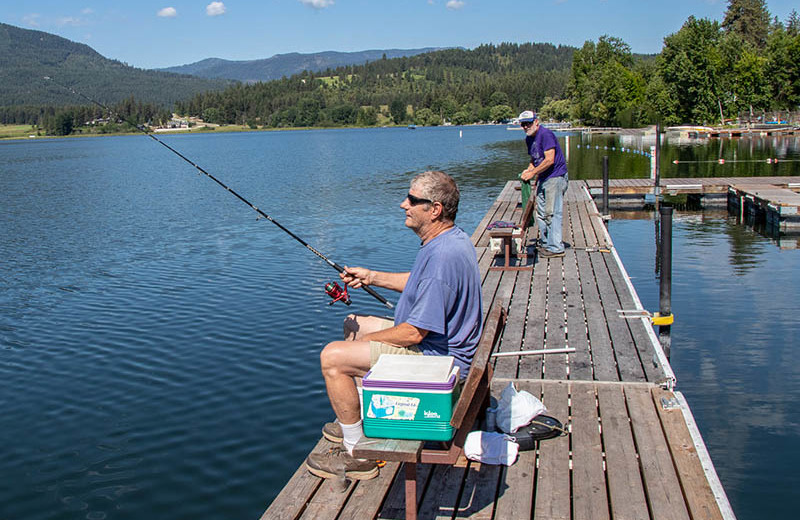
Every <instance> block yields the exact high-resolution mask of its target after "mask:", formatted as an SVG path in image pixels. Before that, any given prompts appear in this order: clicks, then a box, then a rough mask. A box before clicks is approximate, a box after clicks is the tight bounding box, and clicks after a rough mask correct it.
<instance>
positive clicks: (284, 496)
mask: <svg viewBox="0 0 800 520" xmlns="http://www.w3.org/2000/svg"><path fill="white" fill-rule="evenodd" d="M332 446H333V444H332V443H330V442H328V441H327V440H325V438H324V437H323V438H322V439H320V440H319V442H317V445H316V446H314V449H312V450H311V453H322V452H324V451H325V450H327V449H329V448H331V447H332ZM322 481H323V479H321V478H319V477H317V476H315V475H312V474H311V473H309V471H308V470H307V469H306V465H305V463H303V464H301V465H300V467H299V468H297V471H295V472H294V475H292V478H290V479H289V482H287V483H286V485H285V486H284V487H283V489H282V490H281V492H280V493H279V494H278V496H277V497H275V500H273V501H272V503H271V504H270V505H269V507H268V508H267V510H266V511H265V512H264V514H263V515H261V520H268V519H269V520H272V519H275V520H294V519H296V518H298V517H299V516H300V514H301V513H302V511H303V509H304V508H305V507H306V504H307V503H308V501H309V500H311V498H312V497H313V496H314V493H316V491H317V488H318V487H319V486H320V484H321V483H322Z"/></svg>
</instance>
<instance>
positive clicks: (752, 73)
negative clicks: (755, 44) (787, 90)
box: [733, 51, 770, 112]
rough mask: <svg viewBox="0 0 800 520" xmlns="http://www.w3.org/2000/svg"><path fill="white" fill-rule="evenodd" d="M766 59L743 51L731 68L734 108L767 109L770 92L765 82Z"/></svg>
mask: <svg viewBox="0 0 800 520" xmlns="http://www.w3.org/2000/svg"><path fill="white" fill-rule="evenodd" d="M767 63H768V60H767V58H763V57H761V56H757V55H756V54H755V53H753V52H749V51H745V52H744V53H743V54H742V56H741V57H740V58H739V60H738V61H737V62H736V64H735V65H734V68H733V76H734V84H733V92H734V96H735V98H736V107H737V108H738V109H739V110H740V111H741V110H743V109H749V110H750V112H752V111H753V110H754V109H761V108H764V109H766V108H769V106H770V96H769V94H770V92H769V90H770V89H769V83H768V82H767V76H766V71H767Z"/></svg>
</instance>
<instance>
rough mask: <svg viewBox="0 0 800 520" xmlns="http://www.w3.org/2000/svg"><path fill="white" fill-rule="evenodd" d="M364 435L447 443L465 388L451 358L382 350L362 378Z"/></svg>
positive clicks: (451, 434) (450, 437)
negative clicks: (455, 409) (390, 352)
mask: <svg viewBox="0 0 800 520" xmlns="http://www.w3.org/2000/svg"><path fill="white" fill-rule="evenodd" d="M362 382H363V398H364V399H363V403H364V404H363V407H364V409H363V410H362V411H363V418H364V419H363V421H364V422H363V425H364V435H366V436H367V437H380V438H387V439H414V440H430V441H449V440H450V439H452V438H453V433H454V431H453V427H452V426H450V419H451V417H452V415H453V408H454V406H455V403H456V402H457V401H458V397H459V395H460V391H461V385H459V384H458V383H459V374H458V366H456V365H455V364H454V363H453V357H452V356H403V355H395V354H383V355H381V357H380V358H379V359H378V362H377V363H376V364H375V366H373V367H372V370H370V371H369V372H367V374H366V375H365V376H364V378H363V380H362Z"/></svg>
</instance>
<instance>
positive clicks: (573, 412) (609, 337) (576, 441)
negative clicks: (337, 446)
mask: <svg viewBox="0 0 800 520" xmlns="http://www.w3.org/2000/svg"><path fill="white" fill-rule="evenodd" d="M517 186H518V183H516V182H513V181H512V182H509V183H508V184H507V185H506V186H505V188H504V189H503V191H502V193H501V194H500V195H499V196H498V198H497V200H496V201H494V203H493V204H492V206H491V208H490V209H489V211H488V212H487V214H486V216H485V217H484V219H483V220H482V221H481V222H480V224H479V225H478V226H477V229H476V231H475V233H474V234H473V236H472V240H473V243H474V244H475V246H476V249H477V251H478V258H479V262H480V266H481V272H482V275H483V295H484V309H486V310H488V309H489V308H490V307H491V304H492V303H493V302H494V301H495V300H501V301H507V302H509V303H508V309H509V316H508V323H507V324H506V327H505V330H504V332H503V336H502V340H501V343H500V346H499V348H498V351H499V352H515V351H521V350H531V349H541V348H546V349H557V348H565V347H567V348H574V349H575V352H574V353H569V354H550V355H546V356H517V355H514V356H508V357H496V358H494V359H495V365H494V369H495V372H494V380H493V381H494V382H493V386H492V391H493V393H494V394H495V395H499V393H500V392H501V391H502V389H503V388H504V387H505V386H506V385H507V384H508V383H509V382H514V383H516V385H517V388H518V389H525V390H528V391H529V392H531V393H533V394H534V395H536V396H538V397H539V398H540V399H541V400H542V402H543V403H544V404H545V406H546V407H547V408H548V413H549V414H550V415H552V416H554V417H557V418H558V419H559V420H561V421H562V422H563V423H564V424H565V425H567V426H568V430H569V432H570V433H569V435H567V436H562V437H559V438H556V439H550V440H547V441H542V442H540V443H539V446H538V449H536V450H532V451H526V452H522V453H521V454H520V457H519V459H518V460H517V462H516V463H515V464H514V465H512V466H509V467H505V466H490V465H485V464H483V465H482V464H478V463H475V462H471V461H467V460H466V459H464V460H463V461H462V462H461V463H459V464H457V465H455V466H452V467H448V466H426V465H423V466H422V467H421V468H420V469H418V472H417V488H418V490H419V494H418V500H419V518H421V519H427V518H482V519H483V518H485V519H491V518H495V519H522V518H537V519H540V518H541V519H556V518H557V519H584V518H599V519H621V518H641V519H660V518H675V519H699V518H703V519H718V518H725V519H732V518H735V516H734V514H733V511H732V510H731V508H730V505H729V503H728V501H727V498H726V496H725V492H724V490H723V489H722V486H721V484H720V482H719V479H718V478H717V476H716V473H715V472H714V468H713V464H712V463H711V459H710V457H709V456H708V453H707V451H706V449H705V445H704V443H703V440H702V438H701V436H700V434H699V432H698V430H697V427H696V426H695V424H694V420H693V419H692V416H691V411H690V409H689V406H688V404H687V403H686V401H685V399H684V398H683V396H682V394H681V393H680V392H678V391H676V390H675V382H676V380H675V375H674V374H673V373H672V369H671V367H670V365H669V362H668V360H667V358H666V356H665V355H664V353H663V351H662V349H661V346H660V344H659V341H658V338H657V337H656V335H655V332H654V330H653V327H652V326H651V324H650V320H649V318H648V316H647V313H646V311H645V310H644V309H642V306H641V303H640V301H639V299H638V296H637V295H636V292H635V291H634V289H633V286H632V285H631V283H630V280H629V278H628V276H627V273H626V272H625V268H624V266H623V265H622V263H621V261H620V259H619V256H618V255H617V252H616V249H615V247H614V245H613V243H612V241H611V239H610V236H609V235H608V232H607V230H606V228H605V225H604V224H603V221H602V219H601V216H600V214H599V213H598V211H597V208H596V206H595V204H594V202H593V200H592V197H591V195H590V193H589V190H588V188H587V185H586V182H584V181H572V182H570V186H569V189H568V192H567V197H566V199H565V204H564V211H565V221H564V240H565V242H567V243H568V244H569V246H570V247H568V249H567V253H566V255H565V256H564V257H562V258H553V259H541V258H538V256H537V255H533V254H531V256H530V258H529V264H530V265H531V266H532V268H531V269H526V270H516V271H511V270H504V271H498V270H490V269H489V268H490V267H491V266H492V265H495V264H497V263H498V262H500V261H501V260H500V258H496V257H495V255H494V254H493V253H492V252H491V251H490V249H489V247H488V246H489V243H488V242H489V240H488V235H487V233H486V231H485V230H486V226H487V225H488V224H489V223H491V222H493V221H496V220H516V221H518V220H519V216H520V213H521V211H522V209H521V204H520V202H519V201H520V195H519V193H520V192H519V190H518V189H517ZM532 231H534V233H533V234H534V235H535V230H532ZM529 238H534V237H529ZM531 252H533V250H531ZM321 426H322V421H321V422H320V427H321ZM330 446H331V444H330V443H328V442H327V441H325V440H324V439H321V440H320V441H319V443H318V444H317V445H316V446H315V447H314V451H318V450H326V449H328V448H329V447H330ZM401 468H402V465H401V464H399V463H387V465H386V466H385V467H383V468H382V469H381V474H380V476H379V477H377V478H375V479H373V480H369V481H364V482H355V483H350V484H349V485H348V486H347V487H346V489H344V490H343V489H342V486H341V483H337V482H334V481H326V480H323V479H319V478H317V477H315V476H313V475H311V474H310V473H308V471H307V470H306V469H305V468H304V467H303V466H302V465H301V467H300V468H298V470H297V471H296V473H295V474H294V476H293V477H292V478H291V479H290V480H289V482H288V483H287V484H286V486H285V487H284V489H283V490H282V491H281V492H280V494H279V495H278V496H277V497H276V498H275V500H274V501H273V502H272V504H271V505H270V506H269V508H268V509H267V510H266V512H265V513H264V514H263V516H262V519H273V518H274V519H299V518H309V519H328V518H330V519H334V518H335V519H348V518H352V519H364V518H398V519H399V518H404V517H405V504H404V488H403V471H402V470H401Z"/></svg>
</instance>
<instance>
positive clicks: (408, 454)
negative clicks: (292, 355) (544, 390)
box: [353, 301, 507, 520]
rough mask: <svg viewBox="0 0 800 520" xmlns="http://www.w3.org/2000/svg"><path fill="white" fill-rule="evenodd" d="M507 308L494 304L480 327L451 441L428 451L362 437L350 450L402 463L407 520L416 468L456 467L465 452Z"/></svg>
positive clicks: (413, 507) (421, 445) (411, 519)
mask: <svg viewBox="0 0 800 520" xmlns="http://www.w3.org/2000/svg"><path fill="white" fill-rule="evenodd" d="M506 314H507V311H506V307H505V304H504V303H503V302H502V301H495V303H494V305H493V306H492V308H491V310H490V311H489V315H488V316H487V317H486V321H485V323H484V327H483V334H482V335H481V340H480V343H479V344H478V349H477V351H476V352H475V356H474V357H473V359H472V365H471V366H470V369H469V375H468V376H467V380H466V381H465V382H464V388H463V390H462V392H461V396H460V397H459V399H458V402H457V403H456V406H455V408H454V409H453V416H452V418H451V420H450V424H451V426H453V428H454V430H455V433H454V435H453V439H452V440H450V441H449V442H446V443H441V446H440V447H438V448H436V447H428V446H426V445H425V441H414V440H402V439H377V438H369V437H363V438H362V439H361V441H359V443H358V444H357V445H356V447H355V448H354V449H353V456H355V457H359V458H365V459H371V460H385V461H397V462H403V463H404V465H405V488H406V493H405V495H406V519H407V520H416V518H417V464H446V465H453V464H455V463H456V462H457V461H458V459H459V457H461V455H462V454H463V451H464V440H465V439H466V437H467V434H468V433H469V432H470V431H472V429H473V426H474V425H475V421H476V420H477V418H478V415H479V413H480V411H481V410H482V409H484V408H485V407H486V405H487V404H488V402H489V391H490V386H491V381H492V367H491V365H490V364H489V358H490V356H491V354H492V351H493V350H494V348H495V346H496V345H497V342H498V341H499V339H500V336H501V335H502V333H503V328H504V327H505V323H506Z"/></svg>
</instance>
